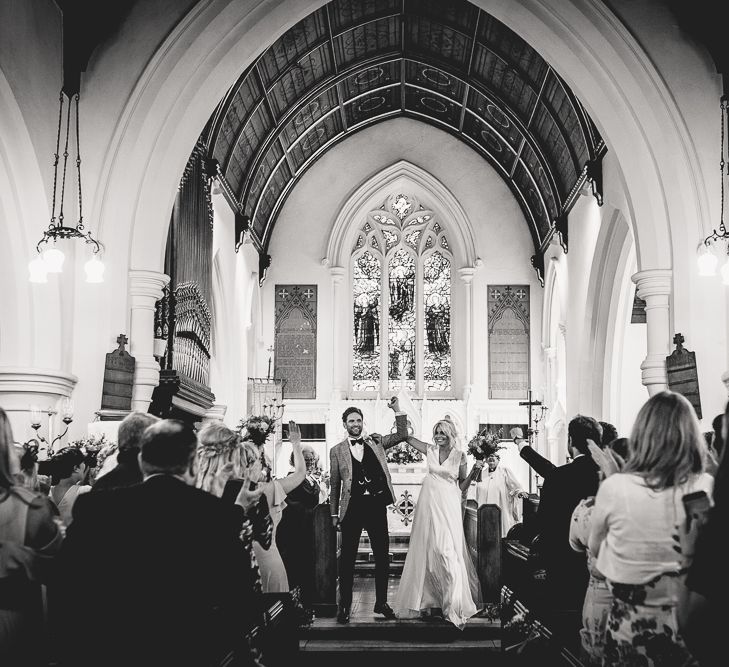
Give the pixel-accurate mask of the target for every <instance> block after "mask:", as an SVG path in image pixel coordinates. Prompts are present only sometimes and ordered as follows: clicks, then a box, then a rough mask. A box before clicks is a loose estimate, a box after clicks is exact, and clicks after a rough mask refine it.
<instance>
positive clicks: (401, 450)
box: [386, 442, 423, 466]
mask: <svg viewBox="0 0 729 667" xmlns="http://www.w3.org/2000/svg"><path fill="white" fill-rule="evenodd" d="M386 458H387V462H388V463H396V464H397V465H401V466H402V465H407V464H408V463H419V462H420V461H422V460H423V455H422V454H421V453H420V452H419V451H418V450H417V449H415V448H414V447H410V446H409V445H408V443H407V442H401V443H400V444H398V445H395V446H394V447H390V449H388V450H387V457H386Z"/></svg>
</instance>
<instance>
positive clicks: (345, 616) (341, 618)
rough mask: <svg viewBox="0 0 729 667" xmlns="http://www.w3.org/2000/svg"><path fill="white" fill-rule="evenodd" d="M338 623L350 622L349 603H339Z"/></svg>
mask: <svg viewBox="0 0 729 667" xmlns="http://www.w3.org/2000/svg"><path fill="white" fill-rule="evenodd" d="M337 623H341V624H343V625H344V624H347V623H349V605H339V611H338V612H337Z"/></svg>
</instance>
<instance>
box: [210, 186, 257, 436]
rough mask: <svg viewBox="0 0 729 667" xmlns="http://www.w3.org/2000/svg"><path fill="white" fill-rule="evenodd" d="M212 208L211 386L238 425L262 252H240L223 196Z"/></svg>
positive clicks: (246, 245)
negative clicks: (236, 249)
mask: <svg viewBox="0 0 729 667" xmlns="http://www.w3.org/2000/svg"><path fill="white" fill-rule="evenodd" d="M213 212H214V224H213V258H214V260H213V304H212V310H213V339H212V340H213V345H212V347H213V349H212V357H211V360H210V387H211V389H212V391H213V393H214V394H215V404H216V405H223V406H225V407H226V412H225V418H224V420H223V421H224V422H225V423H226V424H227V425H228V426H230V427H235V426H237V424H238V422H239V420H240V419H241V418H242V417H245V416H246V400H247V379H248V376H249V375H250V373H249V370H250V365H249V346H250V345H251V344H253V345H256V344H257V341H256V338H257V327H256V326H254V324H253V322H254V317H253V313H252V312H251V309H252V307H253V305H254V304H253V298H252V297H253V294H254V292H255V290H257V289H258V253H257V252H256V250H255V249H254V247H253V246H252V244H251V243H249V242H248V243H244V244H243V245H242V246H241V247H240V249H239V251H238V252H237V253H236V252H235V250H234V247H235V219H234V214H233V211H232V210H231V208H230V206H229V205H228V203H227V201H226V200H225V198H224V197H223V196H222V195H221V194H217V195H213ZM249 339H250V340H249Z"/></svg>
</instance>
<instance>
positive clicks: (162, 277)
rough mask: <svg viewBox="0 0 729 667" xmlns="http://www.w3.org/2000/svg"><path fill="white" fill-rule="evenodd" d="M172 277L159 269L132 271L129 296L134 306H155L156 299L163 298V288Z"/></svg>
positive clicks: (130, 273)
mask: <svg viewBox="0 0 729 667" xmlns="http://www.w3.org/2000/svg"><path fill="white" fill-rule="evenodd" d="M169 282H170V277H169V276H168V275H166V274H164V273H160V272H159V271H136V270H133V271H130V272H129V297H130V299H131V306H132V308H148V307H150V306H149V304H151V307H152V308H154V303H155V301H157V300H159V299H161V298H162V290H163V289H164V287H165V285H167V283H169Z"/></svg>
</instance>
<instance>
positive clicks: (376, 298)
mask: <svg viewBox="0 0 729 667" xmlns="http://www.w3.org/2000/svg"><path fill="white" fill-rule="evenodd" d="M381 285H382V265H381V264H380V259H379V258H378V257H375V255H373V254H372V253H371V252H369V251H368V250H365V252H363V253H362V254H361V255H359V256H358V257H357V258H356V259H355V260H354V266H353V269H352V294H353V296H354V341H353V345H354V349H353V355H352V388H353V389H354V390H355V391H378V390H379V386H380V302H381V290H382V287H381Z"/></svg>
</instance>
